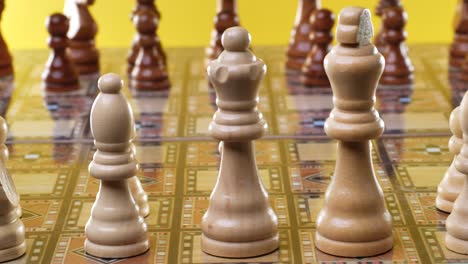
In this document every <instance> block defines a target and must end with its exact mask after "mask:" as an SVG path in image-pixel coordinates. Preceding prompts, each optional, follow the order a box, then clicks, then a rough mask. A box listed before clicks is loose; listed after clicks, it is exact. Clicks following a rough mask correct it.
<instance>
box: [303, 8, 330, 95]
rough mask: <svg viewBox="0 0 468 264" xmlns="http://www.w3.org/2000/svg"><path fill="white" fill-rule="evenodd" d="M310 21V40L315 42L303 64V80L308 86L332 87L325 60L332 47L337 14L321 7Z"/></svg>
mask: <svg viewBox="0 0 468 264" xmlns="http://www.w3.org/2000/svg"><path fill="white" fill-rule="evenodd" d="M310 23H311V24H312V30H313V32H312V33H311V34H310V41H311V42H312V43H314V44H313V46H312V50H311V51H310V52H309V54H308V55H307V58H306V60H305V62H304V66H302V79H301V81H302V83H303V84H304V85H305V86H306V87H330V81H329V80H328V77H327V74H326V73H325V68H324V67H323V60H324V59H325V56H326V55H327V53H328V52H329V51H330V49H331V42H332V40H333V34H332V33H331V29H332V27H333V24H334V23H335V15H334V14H333V12H331V11H330V10H328V9H319V10H316V11H315V12H313V13H312V16H311V17H310Z"/></svg>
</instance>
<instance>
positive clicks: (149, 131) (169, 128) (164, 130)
mask: <svg viewBox="0 0 468 264" xmlns="http://www.w3.org/2000/svg"><path fill="white" fill-rule="evenodd" d="M178 122H179V118H178V116H177V115H160V114H151V115H148V114H143V115H138V116H136V117H135V128H136V139H150V138H151V139H152V138H161V137H175V136H177V134H178V131H179V124H178ZM90 137H91V135H90Z"/></svg>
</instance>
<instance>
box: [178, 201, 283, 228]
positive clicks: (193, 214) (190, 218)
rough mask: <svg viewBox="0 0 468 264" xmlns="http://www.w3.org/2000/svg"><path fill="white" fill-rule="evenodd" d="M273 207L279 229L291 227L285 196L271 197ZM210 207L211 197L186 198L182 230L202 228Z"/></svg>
mask: <svg viewBox="0 0 468 264" xmlns="http://www.w3.org/2000/svg"><path fill="white" fill-rule="evenodd" d="M269 200H270V204H271V207H272V208H273V211H275V213H276V215H277V216H278V227H281V228H282V227H289V225H290V220H289V212H288V206H287V199H286V197H285V196H280V195H270V196H269ZM208 206H209V197H206V196H204V197H185V199H184V203H183V212H182V228H183V229H188V228H197V229H198V228H201V219H202V217H203V214H204V213H205V212H206V210H207V209H208Z"/></svg>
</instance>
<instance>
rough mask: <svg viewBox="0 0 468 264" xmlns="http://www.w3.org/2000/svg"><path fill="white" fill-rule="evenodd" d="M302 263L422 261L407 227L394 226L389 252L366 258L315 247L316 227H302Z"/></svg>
mask: <svg viewBox="0 0 468 264" xmlns="http://www.w3.org/2000/svg"><path fill="white" fill-rule="evenodd" d="M298 232H299V239H300V246H301V256H302V263H304V264H313V263H330V264H331V263H420V261H421V258H420V256H419V254H418V251H417V248H416V243H415V239H414V238H413V237H412V236H411V233H410V232H409V230H408V229H407V228H402V227H395V228H393V241H394V245H393V249H392V250H390V251H389V252H387V253H384V254H381V255H378V256H374V257H366V258H344V257H338V256H332V255H329V254H326V253H324V252H322V251H320V250H318V249H317V248H316V247H315V233H316V230H314V229H300V230H299V231H298Z"/></svg>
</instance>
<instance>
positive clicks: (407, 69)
mask: <svg viewBox="0 0 468 264" xmlns="http://www.w3.org/2000/svg"><path fill="white" fill-rule="evenodd" d="M406 20H407V17H406V13H405V11H404V10H403V8H401V7H389V8H386V9H385V10H384V14H383V16H382V21H383V37H384V41H385V47H384V50H383V52H382V55H383V56H384V58H385V69H384V72H383V74H382V78H380V84H384V85H402V84H411V83H412V82H413V65H412V64H411V61H410V59H409V57H408V54H407V53H406V50H407V49H406V47H405V46H404V41H405V40H406V32H405V30H404V27H405V24H406Z"/></svg>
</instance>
